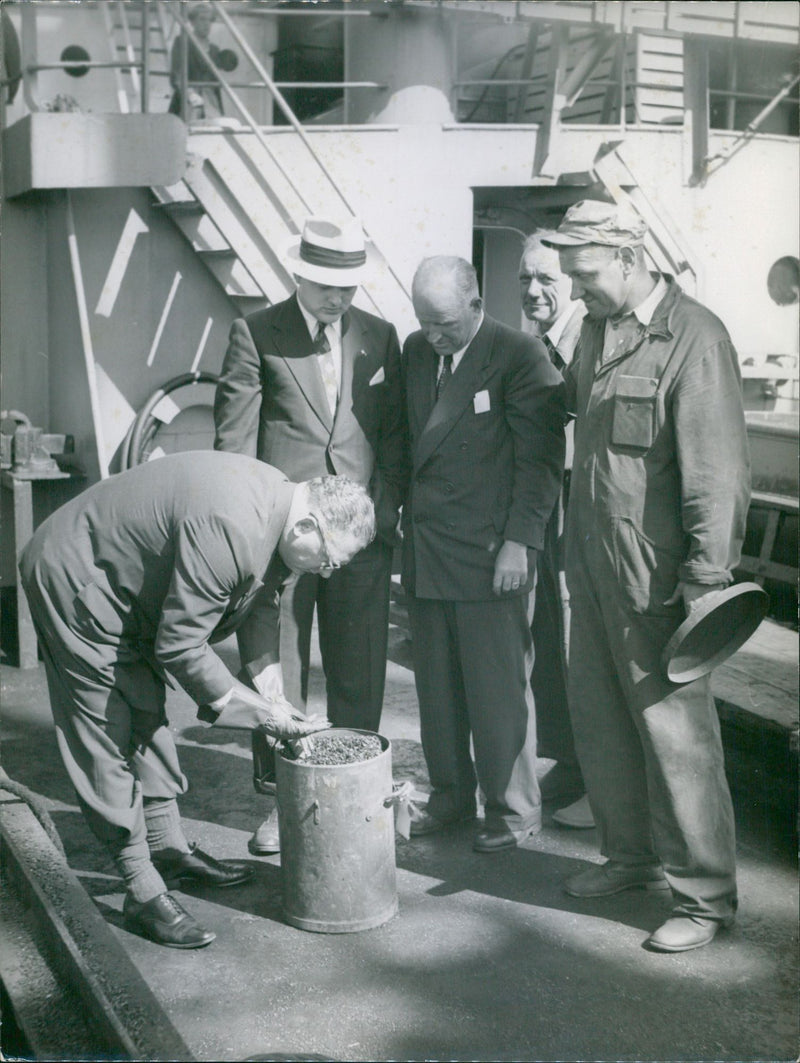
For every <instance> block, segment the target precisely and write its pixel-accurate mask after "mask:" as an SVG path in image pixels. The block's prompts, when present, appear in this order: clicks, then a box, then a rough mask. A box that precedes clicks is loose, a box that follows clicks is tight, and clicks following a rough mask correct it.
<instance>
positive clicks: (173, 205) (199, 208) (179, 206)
mask: <svg viewBox="0 0 800 1063" xmlns="http://www.w3.org/2000/svg"><path fill="white" fill-rule="evenodd" d="M153 205H154V206H155V207H160V208H161V209H162V210H165V211H166V212H167V214H204V213H205V208H204V207H203V204H202V203H200V202H198V201H197V200H196V199H174V200H159V201H158V202H157V203H154V204H153Z"/></svg>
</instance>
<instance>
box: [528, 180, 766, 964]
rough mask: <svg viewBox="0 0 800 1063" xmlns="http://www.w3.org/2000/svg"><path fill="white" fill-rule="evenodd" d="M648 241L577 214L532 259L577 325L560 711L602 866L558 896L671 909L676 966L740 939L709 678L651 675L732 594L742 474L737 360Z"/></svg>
mask: <svg viewBox="0 0 800 1063" xmlns="http://www.w3.org/2000/svg"><path fill="white" fill-rule="evenodd" d="M646 231H647V230H646V225H645V223H644V221H643V220H642V218H641V217H640V216H639V215H638V214H637V213H636V212H635V211H633V210H632V209H630V208H628V207H625V206H616V205H613V204H607V203H600V202H590V201H586V202H581V203H577V204H575V205H574V206H573V207H570V209H569V210H568V211H567V213H566V215H565V216H564V219H563V220H562V222H561V224H560V225H559V227H558V229H557V231H556V233H555V234H554V235H552V236H551V237H549V239H547V240H546V241H545V242H546V243H548V244H549V245H550V246H552V247H555V248H557V250H558V251H559V255H560V262H561V269H562V270H563V272H564V273H566V274H567V275H568V276H569V277H570V278H571V280H572V297H573V298H574V299H581V300H582V301H583V304H584V306H585V307H586V311H587V315H588V316H587V318H586V319H585V320H584V324H583V328H582V331H581V337H580V340H579V343H578V349H577V352H576V357H575V360H574V361H573V363H572V365H571V366H570V368H569V370H568V372H567V385H568V389H567V390H568V402H569V403H570V407H569V408H570V409H572V410H573V411H575V413H576V417H577V421H576V434H575V456H574V461H573V469H572V480H571V485H570V499H569V510H568V514H567V582H568V585H569V590H570V602H571V606H572V620H571V635H570V638H571V641H570V657H569V703H570V713H571V715H572V723H573V729H574V733H575V741H576V746H577V750H578V756H579V758H580V762H581V767H582V769H583V774H584V779H585V781H586V785H587V789H588V793H589V799H590V802H591V805H592V809H593V812H594V816H595V819H596V821H597V826H598V830H599V835H600V847H601V852H602V853H603V855H604V856H606V857H607V858H608V859H607V861H606V863H604V864H601V865H592V866H591V867H590V868H588V869H587V870H585V871H583V872H581V873H580V874H577V875H574V876H573V877H572V878H570V879H569V880H568V881H567V883H566V890H567V892H568V893H570V894H571V895H573V896H576V897H604V896H607V895H610V894H614V893H619V892H620V891H622V890H626V889H633V888H637V887H643V888H646V889H653V890H667V889H670V890H671V891H672V899H673V909H672V914H671V916H670V918H669V919H667V921H666V922H665V923H664V924H663V925H662V926H661V927H659V928H658V929H657V930H656V931H655V932H654V933H653V934H651V935H650V937H649V938H648V939H647V946H648V948H651V949H655V950H658V951H662V952H684V951H686V950H688V949H695V948H699V947H701V946H703V945H706V944H708V943H709V942H710V941H712V940H713V938H714V936H715V935H716V933H717V931H718V930H719V929H720V928H721V927H725V926H729V925H730V924H731V923H732V922H733V919H734V913H735V911H736V877H735V840H734V819H733V808H732V805H731V799H730V794H729V791H728V785H727V782H726V779H725V770H724V764H723V751H722V743H721V740H720V733H719V722H718V719H717V714H716V710H715V707H714V702H713V699H712V697H711V693H710V688H709V681H708V676H705V677H703V678H701V679H697V680H696V681H694V682H692V683H687V684H686V685H682V686H681V685H676V684H674V683H671V682H669V680H668V679H667V678H666V675H665V674H664V672H663V670H662V665H661V656H662V651H663V650H664V647H665V646H666V644H667V642H668V641H669V639H670V636H671V635H672V634H673V632H674V631H675V630H676V628H677V627H678V626H679V625H680V623H681V622H682V620H683V619H684V617H685V613H686V611H687V610H691V609H692V606H693V604H694V603H695V602H697V601H698V600H699V599H701V598H702V596H703V595H704V594H706V593H708V592H709V591H713V590H716V589H719V588H721V587H724V586H725V585H727V584H728V583H730V581H731V570H732V569H733V568H734V567H735V565H736V564H737V562H738V559H739V555H740V550H741V545H742V540H743V537H744V528H745V519H746V515H747V506H748V501H749V459H748V451H747V440H746V436H745V421H744V413H743V408H742V394H741V379H740V374H739V366H738V361H737V357H736V351H735V350H734V348H733V345H732V343H731V340H730V338H729V336H728V334H727V332H726V331H725V328H724V326H723V325H722V323H721V322H720V321H719V320H718V319H717V318H716V317H715V316H714V315H713V314H712V313H711V312H710V311H708V310H707V309H706V308H705V307H703V306H701V305H700V304H699V303H697V302H695V301H694V300H693V299H690V298H689V297H688V296H686V295H685V294H684V293H683V292H682V290H681V289H680V287H679V286H678V285H677V283H676V282H675V280H674V279H673V278H672V277H669V276H663V275H659V274H655V273H651V272H650V271H649V269H648V267H647V264H646V261H645V256H644V248H643V244H644V239H645V234H646Z"/></svg>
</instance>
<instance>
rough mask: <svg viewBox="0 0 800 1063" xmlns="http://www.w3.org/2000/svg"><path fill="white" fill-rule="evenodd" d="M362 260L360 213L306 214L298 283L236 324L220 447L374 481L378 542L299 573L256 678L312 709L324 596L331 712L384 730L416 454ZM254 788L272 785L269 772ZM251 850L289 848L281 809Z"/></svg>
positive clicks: (390, 341) (395, 363)
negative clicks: (366, 294)
mask: <svg viewBox="0 0 800 1063" xmlns="http://www.w3.org/2000/svg"><path fill="white" fill-rule="evenodd" d="M366 261H367V255H366V246H365V240H364V232H363V229H362V226H361V223H360V222H359V221H358V220H357V219H356V218H351V219H349V220H347V221H345V222H343V223H342V224H338V223H336V222H334V221H331V220H328V219H323V218H310V219H308V220H307V222H306V224H305V226H304V228H303V233H302V237H301V238H300V239H299V240H297V241H296V242H295V243H293V244H292V246H291V247H290V248H289V249H288V252H287V262H286V264H287V267H288V269H289V270H290V272H291V273H292V275H293V277H294V281H295V284H296V286H297V290H296V292H294V293H293V294H292V295H291V296H290V297H289V298H288V299H286V300H285V301H284V302H282V303H278V304H276V305H275V306H271V307H269V308H267V309H266V310H260V311H258V312H257V313H255V314H252V315H250V316H249V317H247V318H246V319H239V320H237V321H234V323H233V325H232V327H231V333H230V342H229V345H228V350H227V353H226V355H225V360H224V364H223V367H222V376H221V380H220V383H219V386H218V388H217V394H216V399H215V404H214V418H215V423H216V439H215V444H214V445H215V447H216V449H217V450H230V451H237V452H239V453H243V454H249V455H252V456H254V457H257V458H259V459H260V460H261V461H265V462H268V463H269V464H270V465H274V466H276V467H277V468H279V469H280V470H281V471H282V472H284V473H285V474H286V475H287V476H288V477H289V478H290V479H291V480H294V481H302V480H307V479H309V478H311V477H314V476H323V475H326V474H342V475H346V476H348V477H349V478H350V479H352V480H355V481H356V482H357V483H361V484H363V485H364V486H366V487H367V488H368V489H369V493H370V495H371V497H372V499H373V501H374V503H375V511H376V521H377V536H376V538H375V540H374V541H373V542H372V543H371V544H370V545H369V546H368V547H366V548H365V549H364V550H362V551H360V553H358V554H357V555H356V556H355V557H354V558H353V560H352V562H351V563H350V564H348V565H347V566H346V567H344V568H342V569H339V570H337V571H335V572H333V573H331V575H330V578H329V579H327V580H323V579H321V578H320V577H319V576H318V575H317V574H314V573H308V574H304V575H293V576H291V577H290V578H289V580H288V581H287V582H286V584H285V585H284V588H283V591H282V595H281V638H280V661H279V662H278V661H273V660H261V661H257V662H254V663H253V664H251V665H250V666H248V669H247V672H248V674H247V679H248V680H249V681H250V682H252V683H253V685H254V686H255V687H256V689H258V690H259V691H261V692H262V693H264V692H267V691H271V690H276V689H277V690H282V692H283V694H284V695H285V696H286V698H287V699H288V701H289V702H291V704H292V705H293V706H295V708H297V709H300V710H302V709H304V708H305V704H306V698H307V694H308V671H309V652H310V642H311V628H312V622H313V617H314V610H315V608H316V611H317V621H318V625H319V641H320V651H321V655H322V664H323V669H324V671H325V681H326V689H327V702H328V704H327V710H328V718H329V719H330V721H331V723H332V724H333V726H334V727H356V728H364V729H366V730H372V731H375V730H377V729H378V726H379V723H380V717H381V708H382V705H383V690H384V681H385V676H386V651H387V642H388V624H389V588H390V578H391V567H392V551H393V547H394V542H395V535H396V526H397V520H398V513H399V507H400V502H401V499H402V496H403V492H404V490H405V484H406V479H407V461H408V458H407V449H406V435H407V433H406V428H405V414H404V401H403V391H402V387H401V383H400V347H399V343H398V339H397V333H396V331H395V329H394V327H393V326H392V325H390V324H388V323H387V322H385V321H382V320H381V319H380V318H378V317H375V316H374V315H373V314H369V313H366V312H365V311H363V310H360V309H358V308H356V307H353V306H351V304H352V302H353V297H354V296H355V293H356V289H357V286H358V284H359V283H360V282H361V280H362V278H363V276H364V272H365V266H366ZM240 642H241V638H240ZM254 753H255V754H256V776H259V775H260V774H261V772H260V769H259V767H258V765H259V763H260V760H261V757H262V756H263V757H264V760H265V761H266V763H267V764H268V763H269V755H268V750H266V749H264V748H263V737H262V736H261V735H259V733H258V732H254ZM262 777H263V776H262ZM257 789H263V792H269V783H268V782H267V783H266V788H263V787H261V786H260V785H259V784H257ZM250 849H251V852H253V853H256V854H262V853H270V852H278V851H279V849H280V844H279V838H278V823H277V814H276V812H274V811H273V813H272V814H271V815H270V816H269V818H268V819H267V820H266V822H265V823H263V824H262V826H261V827H260V828H259V830H258V831H256V834H255V835H254V836H253V838H252V839H251V843H250Z"/></svg>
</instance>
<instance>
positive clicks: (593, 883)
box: [564, 860, 669, 897]
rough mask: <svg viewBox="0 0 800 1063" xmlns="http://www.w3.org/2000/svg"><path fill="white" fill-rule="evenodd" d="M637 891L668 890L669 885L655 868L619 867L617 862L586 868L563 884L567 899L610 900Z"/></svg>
mask: <svg viewBox="0 0 800 1063" xmlns="http://www.w3.org/2000/svg"><path fill="white" fill-rule="evenodd" d="M639 888H642V889H646V890H668V889H669V884H668V882H667V880H666V879H665V878H664V872H663V871H662V870H661V868H660V867H659V866H658V865H657V864H622V863H620V862H619V861H618V860H607V861H606V862H605V863H604V864H598V865H596V866H595V867H590V868H588V869H587V870H586V871H581V872H580V874H578V875H573V876H572V878H568V879H567V881H566V882H565V883H564V889H565V890H566V892H567V893H569V894H570V896H571V897H610V896H611V895H612V894H614V893H622V891H623V890H633V889H639Z"/></svg>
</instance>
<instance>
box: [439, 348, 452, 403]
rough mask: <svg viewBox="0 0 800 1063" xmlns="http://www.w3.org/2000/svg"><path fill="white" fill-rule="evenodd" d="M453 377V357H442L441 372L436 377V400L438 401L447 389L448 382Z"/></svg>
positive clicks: (450, 355) (447, 355)
mask: <svg viewBox="0 0 800 1063" xmlns="http://www.w3.org/2000/svg"><path fill="white" fill-rule="evenodd" d="M452 375H453V356H452V354H445V355H442V366H441V369H440V370H439V375H438V376H437V377H436V399H437V401H438V399H439V396H440V395H441V394H442V392H443V391H444V389H445V388H446V387H447V382H448V381H449V379H450V377H451V376H452Z"/></svg>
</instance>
